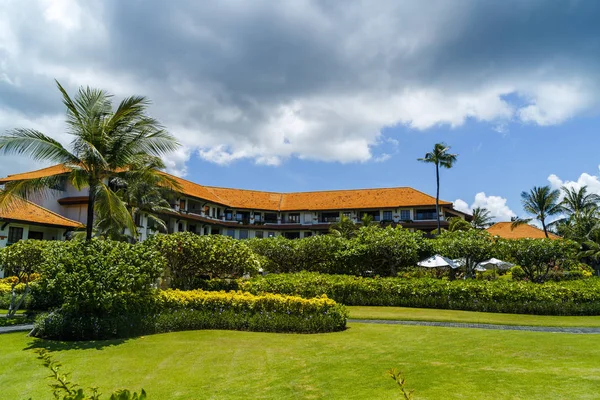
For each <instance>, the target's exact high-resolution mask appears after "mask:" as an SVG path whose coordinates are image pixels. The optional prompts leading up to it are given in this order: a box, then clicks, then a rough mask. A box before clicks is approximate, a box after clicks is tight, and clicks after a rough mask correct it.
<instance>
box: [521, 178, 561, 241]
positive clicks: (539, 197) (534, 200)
mask: <svg viewBox="0 0 600 400" xmlns="http://www.w3.org/2000/svg"><path fill="white" fill-rule="evenodd" d="M559 197H560V191H559V190H557V189H555V190H552V189H551V188H550V186H541V187H537V186H535V187H534V188H533V189H531V190H530V191H529V193H528V192H521V203H522V204H523V210H525V212H526V213H528V214H532V215H533V216H534V217H533V218H519V219H516V220H515V221H513V223H512V226H513V228H514V227H516V226H519V225H522V224H528V223H529V222H531V221H532V220H533V219H536V220H538V221H540V223H541V224H542V228H543V230H544V234H545V235H546V237H548V226H547V224H546V218H548V217H550V216H552V215H556V214H560V213H561V211H562V207H561V205H560V204H559V202H558V198H559Z"/></svg>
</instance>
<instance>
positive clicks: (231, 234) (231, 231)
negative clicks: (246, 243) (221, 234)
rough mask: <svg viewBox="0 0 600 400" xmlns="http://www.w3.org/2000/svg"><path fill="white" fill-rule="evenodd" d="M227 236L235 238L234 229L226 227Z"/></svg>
mask: <svg viewBox="0 0 600 400" xmlns="http://www.w3.org/2000/svg"><path fill="white" fill-rule="evenodd" d="M227 236H229V237H231V238H234V239H235V229H227Z"/></svg>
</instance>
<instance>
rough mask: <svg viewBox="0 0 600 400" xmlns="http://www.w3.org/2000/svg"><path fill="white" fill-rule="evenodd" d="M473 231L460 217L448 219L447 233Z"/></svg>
mask: <svg viewBox="0 0 600 400" xmlns="http://www.w3.org/2000/svg"><path fill="white" fill-rule="evenodd" d="M470 229H473V226H471V224H470V223H469V222H468V221H467V220H464V219H462V218H460V217H452V218H450V219H448V231H449V232H456V231H468V230H470Z"/></svg>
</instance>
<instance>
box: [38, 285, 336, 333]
mask: <svg viewBox="0 0 600 400" xmlns="http://www.w3.org/2000/svg"><path fill="white" fill-rule="evenodd" d="M146 300H147V304H146V307H145V311H144V312H142V311H140V312H136V313H128V312H125V313H111V314H109V315H104V316H97V315H85V314H80V313H75V312H72V311H69V310H65V309H58V310H55V311H53V312H50V313H46V314H44V315H42V316H40V317H39V318H38V319H37V320H36V322H35V328H34V336H36V337H41V338H46V339H57V340H98V339H111V338H123V337H130V336H135V335H143V334H150V333H161V332H172V331H181V330H193V329H232V330H245V331H258V332H295V333H316V332H333V331H340V330H343V329H345V327H346V319H347V316H348V313H347V310H346V308H345V307H344V306H343V305H340V304H337V303H336V302H335V301H333V300H331V299H328V298H327V297H326V296H320V297H315V298H312V299H305V298H301V297H297V296H282V295H275V294H264V295H253V294H251V293H244V292H228V293H226V292H204V291H202V290H194V291H180V290H167V291H158V292H157V293H156V294H155V295H154V296H153V297H152V298H151V299H146Z"/></svg>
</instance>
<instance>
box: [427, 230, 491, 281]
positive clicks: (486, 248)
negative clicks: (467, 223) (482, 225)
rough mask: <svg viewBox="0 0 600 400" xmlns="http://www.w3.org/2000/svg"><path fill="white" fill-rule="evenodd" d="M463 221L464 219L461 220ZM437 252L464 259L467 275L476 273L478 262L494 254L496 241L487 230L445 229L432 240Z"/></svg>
mask: <svg viewBox="0 0 600 400" xmlns="http://www.w3.org/2000/svg"><path fill="white" fill-rule="evenodd" d="M460 221H463V220H460ZM431 245H432V247H433V251H434V252H435V253H438V254H441V255H443V256H445V257H448V258H451V259H457V258H460V259H463V260H464V261H465V262H464V264H465V269H466V275H467V277H472V276H474V275H475V273H474V271H475V266H476V265H477V263H479V262H481V261H484V260H487V259H488V258H490V257H491V256H492V255H493V247H494V242H493V240H492V237H491V235H490V234H489V233H488V232H487V231H481V230H479V229H470V230H467V231H454V232H449V231H445V232H443V233H442V234H441V235H439V236H438V237H437V238H435V239H433V240H431Z"/></svg>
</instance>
